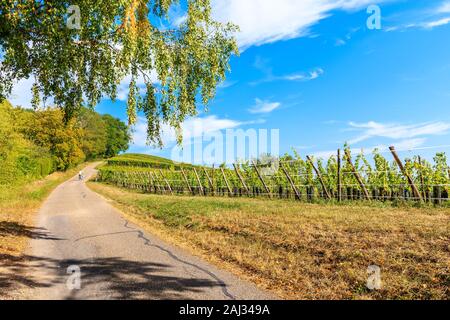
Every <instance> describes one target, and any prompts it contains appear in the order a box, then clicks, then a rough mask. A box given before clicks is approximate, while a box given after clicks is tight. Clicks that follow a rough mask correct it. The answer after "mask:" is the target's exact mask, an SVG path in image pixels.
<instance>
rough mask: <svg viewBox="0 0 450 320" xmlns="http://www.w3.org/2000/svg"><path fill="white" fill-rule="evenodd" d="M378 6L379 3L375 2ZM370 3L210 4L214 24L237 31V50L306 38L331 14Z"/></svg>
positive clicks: (221, 0) (216, 0) (267, 0)
mask: <svg viewBox="0 0 450 320" xmlns="http://www.w3.org/2000/svg"><path fill="white" fill-rule="evenodd" d="M378 2H381V1H378ZM371 3H373V0H277V1H274V0H213V2H212V4H213V12H214V16H215V18H216V19H217V20H219V21H222V22H229V21H231V22H233V23H235V24H237V25H238V26H239V27H240V32H239V33H238V35H237V39H238V43H239V46H240V47H241V48H242V49H246V48H248V47H250V46H253V45H262V44H266V43H273V42H276V41H280V40H289V39H293V38H297V37H301V36H305V35H308V32H309V28H310V27H311V26H313V25H314V24H316V23H318V22H319V21H320V20H322V19H325V18H326V17H328V16H329V15H331V12H332V11H333V10H354V9H360V8H363V7H364V6H368V5H369V4H371Z"/></svg>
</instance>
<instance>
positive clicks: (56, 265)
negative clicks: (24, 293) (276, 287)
mask: <svg viewBox="0 0 450 320" xmlns="http://www.w3.org/2000/svg"><path fill="white" fill-rule="evenodd" d="M69 266H78V267H79V268H80V270H81V289H80V290H69V289H68V288H67V286H66V285H65V284H66V282H67V280H68V279H69V276H70V274H68V273H67V270H68V267H69ZM169 269H170V266H168V265H165V264H160V263H152V262H137V261H128V260H124V259H121V258H117V257H114V258H92V259H82V260H53V259H49V258H44V257H35V256H22V257H20V258H19V257H13V256H8V255H3V256H0V297H2V295H3V297H6V298H8V293H9V292H10V291H12V290H13V289H16V288H17V287H21V288H49V287H53V286H55V285H59V287H58V288H61V290H62V296H63V298H65V299H101V298H107V299H145V298H147V299H183V298H184V299H189V298H193V297H195V294H194V295H192V294H193V293H196V292H197V293H198V292H202V291H208V290H210V289H211V288H212V287H220V286H221V285H220V284H219V283H218V282H217V281H214V280H211V279H199V278H195V279H194V278H189V275H188V274H186V275H183V276H179V277H178V276H173V275H168V271H169ZM43 272H44V274H48V275H50V277H42V273H43ZM31 292H33V290H32V291H31ZM31 298H35V297H33V296H32V297H31Z"/></svg>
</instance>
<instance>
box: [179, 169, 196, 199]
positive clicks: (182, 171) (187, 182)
mask: <svg viewBox="0 0 450 320" xmlns="http://www.w3.org/2000/svg"><path fill="white" fill-rule="evenodd" d="M180 169H181V174H182V175H183V178H184V182H186V185H187V186H188V189H189V192H190V193H192V194H193V192H192V188H191V185H190V184H189V180H188V178H187V177H186V174H185V173H184V170H183V167H180Z"/></svg>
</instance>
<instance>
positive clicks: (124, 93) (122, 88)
mask: <svg viewBox="0 0 450 320" xmlns="http://www.w3.org/2000/svg"><path fill="white" fill-rule="evenodd" d="M148 77H149V79H150V80H151V81H152V82H153V83H154V84H156V83H159V80H158V74H157V73H156V71H152V72H151V73H150V74H149V75H148ZM130 81H131V75H128V76H126V77H125V78H123V79H122V81H120V84H119V85H118V86H117V100H119V101H127V100H128V93H129V92H130V90H129V85H130ZM136 85H137V87H138V88H139V91H140V93H141V94H145V81H144V76H143V75H142V74H141V73H139V76H138V77H137V79H136Z"/></svg>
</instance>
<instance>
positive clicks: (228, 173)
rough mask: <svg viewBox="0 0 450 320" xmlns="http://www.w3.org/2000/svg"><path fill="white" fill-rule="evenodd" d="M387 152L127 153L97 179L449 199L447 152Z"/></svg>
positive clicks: (130, 184)
mask: <svg viewBox="0 0 450 320" xmlns="http://www.w3.org/2000/svg"><path fill="white" fill-rule="evenodd" d="M390 151H391V153H392V157H391V159H387V158H386V157H384V156H383V155H382V154H381V153H380V152H379V151H377V150H375V151H374V152H373V154H372V156H371V158H370V159H369V158H368V157H366V155H365V154H364V153H362V152H361V153H358V154H356V155H352V154H351V151H350V149H349V148H345V149H344V150H343V152H341V151H340V150H338V152H337V153H336V155H335V156H331V157H330V158H329V159H328V160H326V161H325V160H323V159H320V158H318V159H315V158H313V157H309V156H307V157H306V158H302V157H301V156H300V155H299V154H297V153H295V154H294V156H290V155H285V156H283V157H280V158H279V159H270V157H267V159H266V160H255V161H250V162H243V163H235V164H233V165H232V166H225V165H221V166H219V167H214V166H213V167H203V166H194V165H190V164H179V163H174V162H172V161H170V160H168V159H164V158H159V157H154V156H146V155H137V154H125V155H122V156H118V157H115V158H112V159H110V160H108V161H107V164H106V165H105V166H103V167H101V168H100V169H99V173H98V176H97V180H98V181H101V182H105V183H110V184H114V185H117V186H120V187H124V188H128V189H133V190H140V191H142V192H147V193H156V194H185V195H188V194H190V195H198V196H230V197H269V198H283V199H296V200H301V201H308V202H314V201H318V200H322V199H323V200H328V201H352V200H366V201H373V200H377V201H394V202H404V201H414V202H427V203H432V204H437V205H446V204H447V203H448V201H449V191H450V169H449V166H448V164H447V157H446V154H445V153H443V152H442V153H437V154H436V155H435V156H434V157H433V161H431V162H430V161H427V160H424V159H422V158H421V157H420V156H413V157H411V158H406V159H404V160H401V159H400V158H399V157H398V155H397V153H396V151H395V149H394V148H393V147H392V148H391V150H390Z"/></svg>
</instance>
